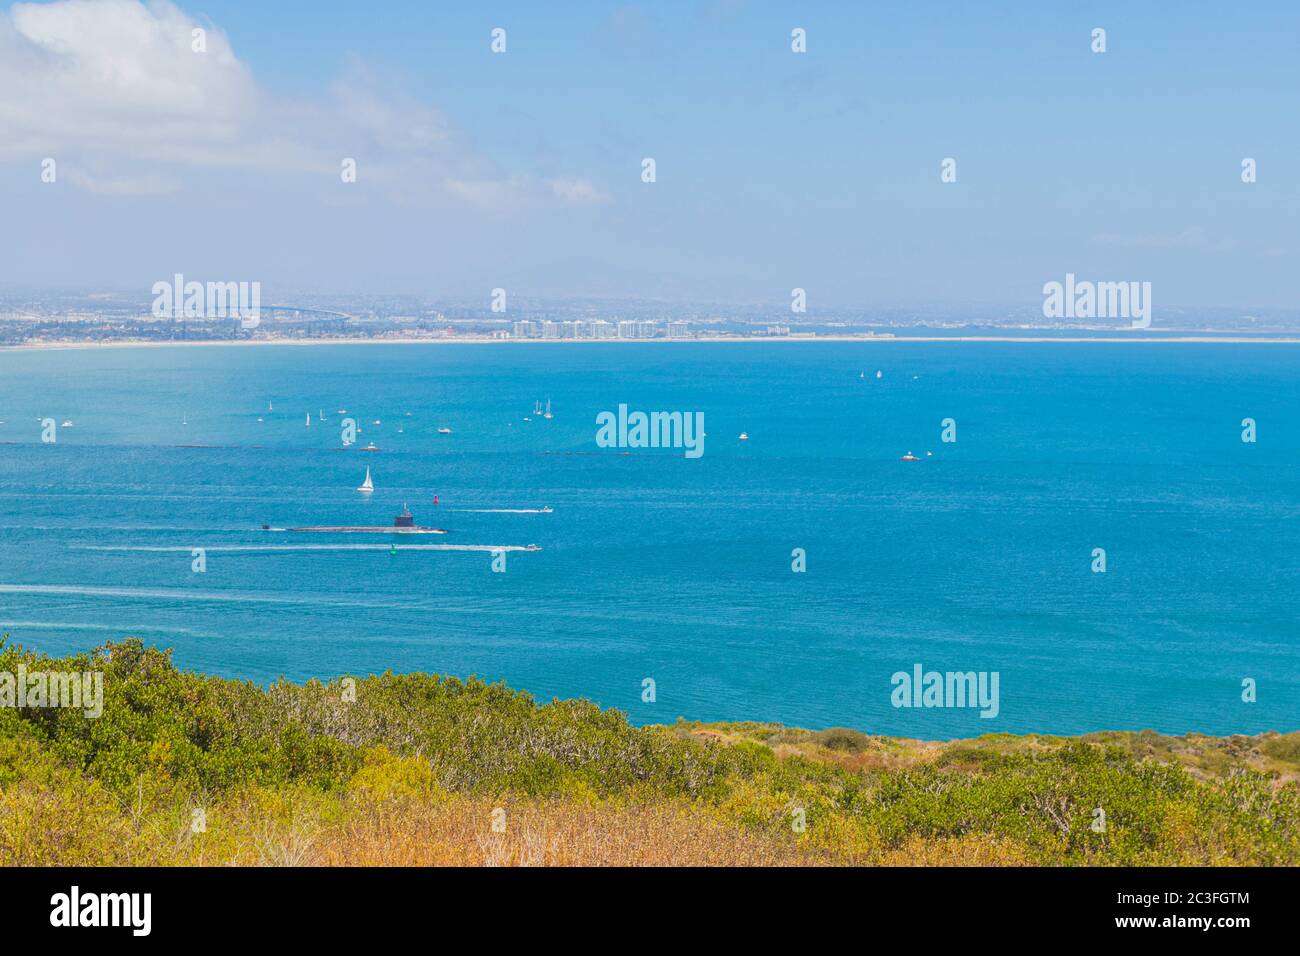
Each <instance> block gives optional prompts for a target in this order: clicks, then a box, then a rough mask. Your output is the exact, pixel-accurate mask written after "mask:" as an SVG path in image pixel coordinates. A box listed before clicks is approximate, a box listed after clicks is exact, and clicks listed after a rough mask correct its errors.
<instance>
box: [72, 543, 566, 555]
mask: <svg viewBox="0 0 1300 956" xmlns="http://www.w3.org/2000/svg"><path fill="white" fill-rule="evenodd" d="M198 548H202V549H203V550H204V551H208V552H219V553H225V554H233V553H237V552H243V551H249V552H255V551H392V550H394V549H396V550H398V551H540V550H542V549H541V548H539V547H537V546H536V545H533V544H213V545H202V544H194V545H188V544H187V545H124V544H123V545H118V544H83V545H74V546H73V548H72V550H74V551H149V552H179V551H183V552H186V553H189V552H191V551H194V550H196V549H198Z"/></svg>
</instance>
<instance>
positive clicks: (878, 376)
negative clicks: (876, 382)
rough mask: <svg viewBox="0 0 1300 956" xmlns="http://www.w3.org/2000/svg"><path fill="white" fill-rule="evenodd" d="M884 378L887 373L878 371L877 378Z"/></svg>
mask: <svg viewBox="0 0 1300 956" xmlns="http://www.w3.org/2000/svg"><path fill="white" fill-rule="evenodd" d="M884 377H885V373H884V372H882V371H880V369H876V378H884Z"/></svg>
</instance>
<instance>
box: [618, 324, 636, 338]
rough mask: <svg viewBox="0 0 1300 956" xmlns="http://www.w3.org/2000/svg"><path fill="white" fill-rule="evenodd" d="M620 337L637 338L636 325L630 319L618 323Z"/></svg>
mask: <svg viewBox="0 0 1300 956" xmlns="http://www.w3.org/2000/svg"><path fill="white" fill-rule="evenodd" d="M618 337H619V338H620V339H634V338H636V323H635V322H633V321H631V320H630V319H624V320H623V321H622V322H619V323H618Z"/></svg>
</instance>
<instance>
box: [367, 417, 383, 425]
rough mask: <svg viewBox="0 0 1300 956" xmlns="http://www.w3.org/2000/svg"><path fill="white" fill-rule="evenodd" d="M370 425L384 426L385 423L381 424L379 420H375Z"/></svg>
mask: <svg viewBox="0 0 1300 956" xmlns="http://www.w3.org/2000/svg"><path fill="white" fill-rule="evenodd" d="M370 424H372V425H382V424H383V422H381V421H380V420H379V419H378V418H376V419H375V420H374V421H373V422H371V423H370Z"/></svg>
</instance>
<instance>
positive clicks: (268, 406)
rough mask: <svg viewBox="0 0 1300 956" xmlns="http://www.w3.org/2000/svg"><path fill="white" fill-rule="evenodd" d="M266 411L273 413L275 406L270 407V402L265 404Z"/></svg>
mask: <svg viewBox="0 0 1300 956" xmlns="http://www.w3.org/2000/svg"><path fill="white" fill-rule="evenodd" d="M266 410H267V411H268V412H273V411H275V406H274V405H272V404H271V403H270V402H267V403H266Z"/></svg>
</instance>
